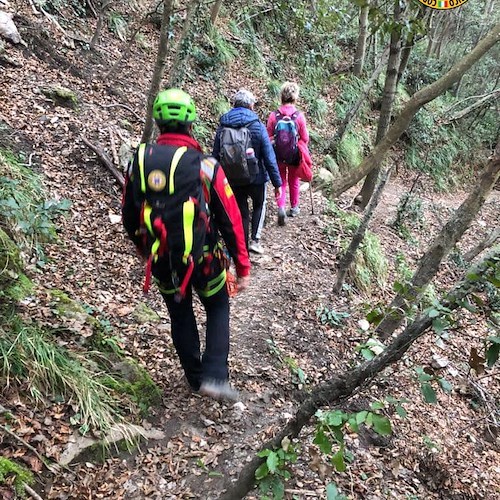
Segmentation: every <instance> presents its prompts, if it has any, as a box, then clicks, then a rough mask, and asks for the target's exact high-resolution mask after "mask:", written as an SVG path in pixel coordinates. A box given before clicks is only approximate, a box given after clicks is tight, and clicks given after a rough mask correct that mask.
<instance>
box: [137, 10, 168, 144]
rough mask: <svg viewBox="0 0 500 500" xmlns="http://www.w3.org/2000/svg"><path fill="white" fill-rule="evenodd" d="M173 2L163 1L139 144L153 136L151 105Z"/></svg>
mask: <svg viewBox="0 0 500 500" xmlns="http://www.w3.org/2000/svg"><path fill="white" fill-rule="evenodd" d="M173 4H174V0H164V2H163V15H162V19H161V28H160V41H159V42H158V52H157V54H156V63H155V69H154V71H153V76H152V78H151V85H150V87H149V92H148V99H147V104H146V123H145V125H144V131H143V133H142V137H141V142H149V141H150V140H151V136H152V134H153V103H154V100H155V98H156V95H157V94H158V92H159V90H160V85H161V80H162V78H163V74H164V72H165V59H166V57H167V50H168V40H169V33H170V19H171V17H172V10H173Z"/></svg>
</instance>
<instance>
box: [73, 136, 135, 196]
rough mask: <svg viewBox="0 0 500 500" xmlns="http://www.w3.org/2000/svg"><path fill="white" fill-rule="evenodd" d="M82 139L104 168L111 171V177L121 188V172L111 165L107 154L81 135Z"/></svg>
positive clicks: (122, 183)
mask: <svg viewBox="0 0 500 500" xmlns="http://www.w3.org/2000/svg"><path fill="white" fill-rule="evenodd" d="M81 139H82V141H83V142H84V143H85V144H86V145H87V146H88V147H89V148H90V149H91V150H92V151H93V152H94V153H95V154H96V155H97V157H98V158H99V161H100V162H101V163H102V164H103V165H104V166H105V167H106V169H107V170H108V171H109V172H111V174H112V175H113V177H114V178H115V179H116V180H117V181H118V184H120V186H121V187H122V188H123V187H124V186H125V179H124V177H123V174H122V173H121V172H120V171H119V170H118V169H117V168H116V167H115V166H114V165H113V162H112V161H111V160H110V159H109V157H108V155H107V154H106V153H105V152H104V151H103V150H102V149H101V148H99V147H97V146H95V145H94V144H92V143H91V142H90V141H89V140H88V139H87V138H85V137H84V136H83V135H82V136H81Z"/></svg>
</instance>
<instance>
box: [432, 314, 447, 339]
mask: <svg viewBox="0 0 500 500" xmlns="http://www.w3.org/2000/svg"><path fill="white" fill-rule="evenodd" d="M448 326H450V324H449V323H448V321H446V320H445V319H443V318H435V319H434V320H433V321H432V328H434V331H435V332H436V333H437V334H438V335H441V334H442V333H443V332H444V331H445V330H446V329H447V328H448Z"/></svg>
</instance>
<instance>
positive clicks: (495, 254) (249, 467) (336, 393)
mask: <svg viewBox="0 0 500 500" xmlns="http://www.w3.org/2000/svg"><path fill="white" fill-rule="evenodd" d="M492 261H494V262H495V264H496V266H498V265H499V261H500V249H499V248H495V249H494V250H493V251H492V252H491V253H490V254H488V255H487V256H486V257H485V258H484V259H483V260H482V261H481V262H480V263H479V264H478V265H477V266H474V267H473V269H471V270H470V272H468V273H467V274H466V277H465V278H464V279H463V281H461V282H459V283H458V284H457V285H456V286H455V287H454V288H453V289H452V290H451V291H450V292H449V293H448V295H447V296H446V298H445V299H444V300H443V301H442V305H443V306H444V308H448V309H450V310H454V309H457V308H458V307H459V303H460V302H461V301H462V300H463V299H464V298H465V297H466V296H467V295H468V294H469V293H471V292H473V291H475V289H476V287H477V286H478V285H479V283H480V281H472V280H471V279H469V278H468V276H473V275H476V276H477V275H484V274H486V273H488V272H491V271H492V267H490V266H491V262H492ZM493 267H494V266H493ZM433 320H435V318H430V317H429V316H428V314H426V313H422V314H420V315H419V316H418V317H417V318H416V319H415V321H413V323H411V324H410V325H409V326H407V327H406V329H405V330H404V331H403V332H402V333H401V334H400V335H398V336H397V337H396V338H395V339H394V340H393V341H392V342H391V343H390V344H389V345H388V346H387V347H386V349H385V350H384V351H383V352H382V353H381V354H379V355H378V356H376V357H375V358H373V359H372V360H371V361H365V362H364V363H362V364H361V365H359V366H357V367H356V368H354V369H351V370H348V371H345V372H343V373H339V374H337V375H335V376H333V377H332V378H331V379H330V380H328V381H327V382H324V383H322V384H320V385H317V386H315V387H314V388H313V389H312V391H311V392H310V394H309V395H308V396H307V398H306V399H305V401H304V402H303V403H302V404H301V405H300V407H299V408H298V409H297V412H296V413H295V416H294V417H293V418H292V419H291V420H290V421H289V422H288V424H287V425H286V426H285V427H284V429H282V430H281V431H279V432H278V433H277V434H276V435H275V437H274V438H272V439H270V440H269V441H267V442H266V443H264V444H263V445H262V447H261V450H266V449H271V450H276V449H279V448H280V447H281V442H282V440H283V439H284V438H285V437H288V438H289V439H294V438H297V437H298V435H299V433H300V431H301V430H302V428H303V427H304V426H305V425H307V424H308V422H309V421H310V419H311V417H312V416H313V415H314V414H315V413H316V411H317V410H318V409H319V408H321V407H322V406H332V405H334V404H335V403H336V402H338V401H339V400H340V399H346V398H349V397H350V396H351V395H352V394H353V393H354V391H355V390H357V389H359V388H360V387H362V386H365V385H366V383H367V382H368V381H369V380H371V379H372V378H373V377H374V376H376V375H377V374H378V373H380V372H381V371H382V370H384V369H385V368H387V367H388V366H390V365H392V364H394V363H396V362H397V361H399V360H400V359H401V358H402V357H403V355H404V354H405V353H406V351H408V349H409V348H410V347H411V346H412V344H413V343H414V342H415V341H416V340H418V339H419V338H420V337H421V336H422V335H423V334H424V333H425V332H426V330H427V329H428V328H429V327H430V326H431V325H432V322H433ZM265 460H266V459H265V458H261V457H258V456H255V457H254V458H253V459H252V460H251V461H250V462H248V463H247V464H246V465H245V466H244V467H243V469H242V470H241V472H240V474H239V477H238V479H237V480H236V482H235V483H233V484H232V485H230V487H229V488H228V489H227V490H226V492H225V493H224V494H222V495H221V496H220V497H219V500H235V499H239V498H243V497H244V496H245V495H246V494H247V493H248V492H249V491H250V490H251V489H252V488H253V486H254V484H255V471H256V470H257V468H258V467H259V466H260V465H261V464H262V463H264V461H265Z"/></svg>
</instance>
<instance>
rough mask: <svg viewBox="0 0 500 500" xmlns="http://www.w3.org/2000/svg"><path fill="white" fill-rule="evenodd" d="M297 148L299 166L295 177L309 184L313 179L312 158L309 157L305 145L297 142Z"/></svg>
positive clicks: (300, 141)
mask: <svg viewBox="0 0 500 500" xmlns="http://www.w3.org/2000/svg"><path fill="white" fill-rule="evenodd" d="M297 145H298V147H299V151H300V163H299V166H298V167H297V172H296V173H297V176H298V178H299V179H300V180H302V181H304V182H311V180H312V178H313V171H312V158H311V155H310V154H309V149H308V148H307V144H306V143H305V142H304V141H302V140H299V142H298V144H297Z"/></svg>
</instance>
